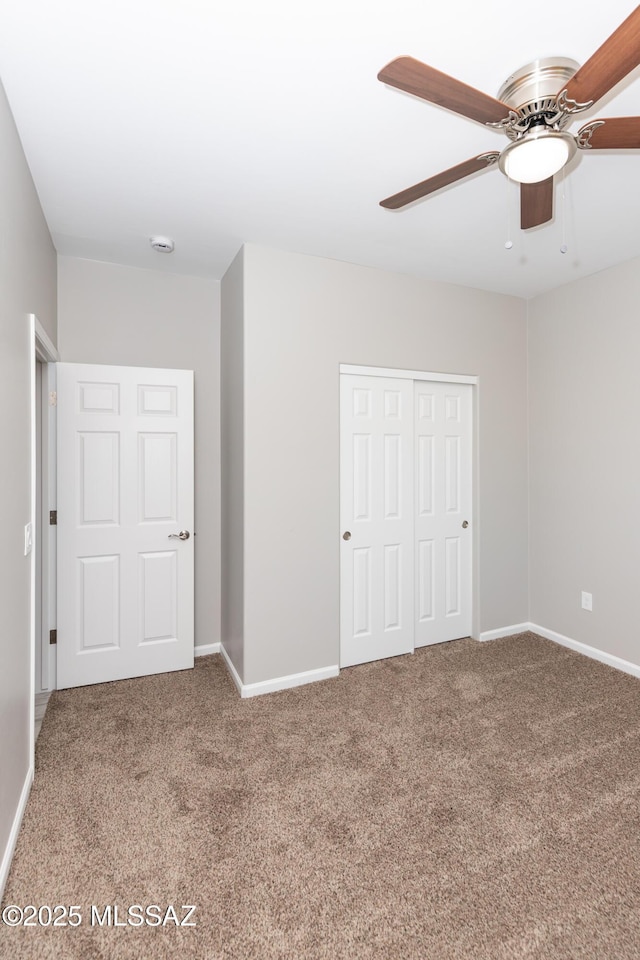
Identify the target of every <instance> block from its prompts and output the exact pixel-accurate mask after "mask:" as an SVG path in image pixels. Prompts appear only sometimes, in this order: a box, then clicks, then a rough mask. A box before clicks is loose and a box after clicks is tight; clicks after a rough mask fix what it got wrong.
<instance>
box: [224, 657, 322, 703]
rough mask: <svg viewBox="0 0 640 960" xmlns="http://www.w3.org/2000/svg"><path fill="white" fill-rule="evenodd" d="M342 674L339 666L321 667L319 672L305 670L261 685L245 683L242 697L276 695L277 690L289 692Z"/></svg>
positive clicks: (263, 682) (264, 681)
mask: <svg viewBox="0 0 640 960" xmlns="http://www.w3.org/2000/svg"><path fill="white" fill-rule="evenodd" d="M339 673H340V667H339V666H338V664H336V665H335V666H331V667H320V669H319V670H305V671H304V672H303V673H290V674H289V676H287V677H274V678H273V680H261V681H260V682H259V683H243V684H242V691H241V696H242V697H258V696H260V695H261V694H263V693H275V691H276V690H289V689H290V688H291V687H301V686H303V685H304V684H305V683H317V682H318V681H319V680H329V679H331V677H337V676H338V674H339Z"/></svg>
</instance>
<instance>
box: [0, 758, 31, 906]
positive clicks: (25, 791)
mask: <svg viewBox="0 0 640 960" xmlns="http://www.w3.org/2000/svg"><path fill="white" fill-rule="evenodd" d="M32 783H33V766H30V767H29V769H28V771H27V776H26V777H25V781H24V785H23V787H22V793H21V794H20V800H19V801H18V808H17V810H16V813H15V816H14V818H13V824H12V826H11V832H10V834H9V839H8V840H7V846H6V847H5V851H4V854H3V855H2V863H1V864H0V901H2V896H3V894H4V888H5V884H6V882H7V877H8V876H9V869H10V867H11V860H12V859H13V851H14V850H15V848H16V842H17V840H18V834H19V833H20V826H21V824H22V818H23V816H24V811H25V808H26V806H27V800H28V799H29V791H30V790H31V784H32Z"/></svg>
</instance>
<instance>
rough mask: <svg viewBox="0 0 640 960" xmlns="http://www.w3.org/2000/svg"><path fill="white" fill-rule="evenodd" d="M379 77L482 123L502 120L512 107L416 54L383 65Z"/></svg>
mask: <svg viewBox="0 0 640 960" xmlns="http://www.w3.org/2000/svg"><path fill="white" fill-rule="evenodd" d="M378 80H381V81H382V83H388V84H389V85H390V86H392V87H397V88H398V90H404V91H405V92H406V93H412V94H413V95H414V97H422V99H423V100H428V101H429V102H430V103H437V104H439V106H441V107H446V109H447V110H453V111H454V113H461V114H462V115H463V116H464V117H470V118H471V120H477V121H478V122H479V123H500V121H501V120H505V119H506V118H507V117H508V116H509V111H510V109H511V108H510V107H508V106H507V105H506V104H505V103H501V102H500V100H494V98H493V97H490V96H489V95H488V94H486V93H482V92H481V91H480V90H476V89H475V88H474V87H468V86H467V84H466V83H462V82H461V81H460V80H455V79H454V78H453V77H449V76H447V74H446V73H440V71H439V70H435V69H434V68H433V67H429V66H427V64H426V63H421V62H420V61H419V60H414V59H413V57H398V58H397V60H392V61H391V63H388V64H387V65H386V67H383V68H382V70H381V71H380V73H379V74H378Z"/></svg>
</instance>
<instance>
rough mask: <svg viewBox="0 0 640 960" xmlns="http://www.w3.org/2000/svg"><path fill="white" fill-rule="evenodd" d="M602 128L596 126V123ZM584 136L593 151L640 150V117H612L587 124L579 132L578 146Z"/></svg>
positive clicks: (586, 144)
mask: <svg viewBox="0 0 640 960" xmlns="http://www.w3.org/2000/svg"><path fill="white" fill-rule="evenodd" d="M598 122H599V123H601V124H602V126H596V123H598ZM581 134H582V135H584V139H585V146H586V147H591V148H592V149H593V150H607V149H617V150H625V149H626V150H639V149H640V117H610V118H609V119H603V120H600V121H595V122H594V123H593V124H591V123H587V124H586V125H585V126H584V127H582V128H581V129H580V130H578V134H577V138H578V144H580V141H581Z"/></svg>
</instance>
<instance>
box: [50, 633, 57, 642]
mask: <svg viewBox="0 0 640 960" xmlns="http://www.w3.org/2000/svg"><path fill="white" fill-rule="evenodd" d="M57 642H58V631H57V630H49V643H57Z"/></svg>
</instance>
